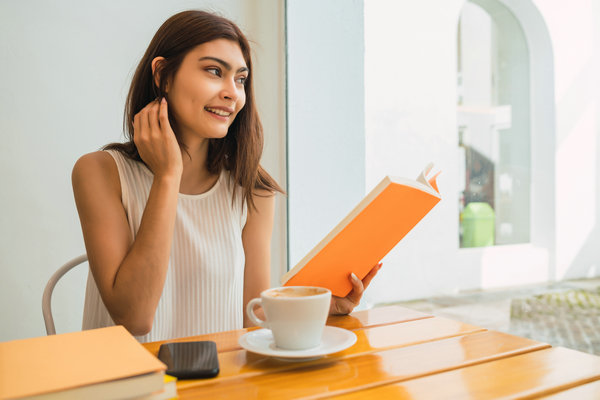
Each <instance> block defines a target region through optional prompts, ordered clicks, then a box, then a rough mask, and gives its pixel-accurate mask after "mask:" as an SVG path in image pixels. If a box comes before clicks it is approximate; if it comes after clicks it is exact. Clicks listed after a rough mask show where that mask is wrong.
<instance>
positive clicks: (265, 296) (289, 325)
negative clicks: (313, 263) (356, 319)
mask: <svg viewBox="0 0 600 400" xmlns="http://www.w3.org/2000/svg"><path fill="white" fill-rule="evenodd" d="M330 302H331V291H330V290H329V289H325V288H321V287H313V286H286V287H279V288H273V289H267V290H265V291H263V292H262V293H261V294H260V298H256V299H252V300H250V302H248V305H247V306H246V313H247V314H248V317H249V318H250V320H251V321H252V322H253V323H254V324H256V325H258V326H261V327H263V328H266V329H270V330H271V332H273V339H274V340H275V346H276V347H278V348H281V349H286V350H306V349H310V348H313V347H317V346H319V345H320V344H321V339H322V336H323V329H324V328H325V322H327V316H328V315H329V305H330ZM259 304H260V305H261V306H262V308H263V310H264V312H265V317H266V321H263V320H261V319H259V318H258V317H257V316H256V314H254V307H255V306H256V305H259Z"/></svg>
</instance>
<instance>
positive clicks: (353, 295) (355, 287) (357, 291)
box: [347, 272, 365, 304]
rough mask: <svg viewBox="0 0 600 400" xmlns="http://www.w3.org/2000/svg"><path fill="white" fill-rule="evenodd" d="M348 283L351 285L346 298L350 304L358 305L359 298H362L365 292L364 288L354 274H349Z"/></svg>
mask: <svg viewBox="0 0 600 400" xmlns="http://www.w3.org/2000/svg"><path fill="white" fill-rule="evenodd" d="M350 282H351V283H352V290H351V291H350V294H348V297H347V298H348V300H350V301H351V302H352V303H354V304H358V303H360V298H361V297H362V295H363V292H364V291H365V287H364V285H363V283H362V282H361V280H360V279H358V277H357V276H356V275H354V272H353V273H351V274H350Z"/></svg>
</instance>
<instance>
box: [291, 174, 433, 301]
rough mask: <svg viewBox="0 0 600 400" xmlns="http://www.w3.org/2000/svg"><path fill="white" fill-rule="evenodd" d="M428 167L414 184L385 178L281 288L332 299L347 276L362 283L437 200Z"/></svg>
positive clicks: (343, 289)
mask: <svg viewBox="0 0 600 400" xmlns="http://www.w3.org/2000/svg"><path fill="white" fill-rule="evenodd" d="M432 167H433V164H429V165H428V166H427V167H426V168H425V170H423V172H421V174H420V175H419V176H418V177H417V179H416V180H411V179H406V178H397V177H390V176H386V177H385V178H384V179H383V180H382V181H381V182H380V183H379V184H378V185H377V186H376V187H375V188H374V189H373V190H371V192H370V193H369V194H368V195H366V196H365V198H363V199H362V200H361V202H360V203H358V205H357V206H356V207H355V208H354V209H353V210H352V211H351V212H350V213H349V214H348V215H347V216H346V217H345V218H344V219H343V220H342V221H341V222H340V223H339V224H338V225H337V226H336V227H335V228H333V230H332V231H331V232H329V233H328V234H327V236H325V238H324V239H323V240H321V242H319V244H317V245H316V246H315V247H314V248H313V249H312V250H311V251H310V252H309V253H308V254H307V255H306V256H305V257H304V258H303V259H302V260H300V262H299V263H298V264H297V265H296V266H295V267H294V268H292V269H291V270H289V271H288V272H287V273H286V274H285V275H284V276H283V277H282V280H281V282H282V284H283V285H284V286H320V287H326V288H328V289H330V290H331V292H332V294H333V295H335V296H340V297H345V296H347V295H348V293H350V291H351V290H352V284H351V283H350V281H349V279H348V277H349V276H350V274H351V273H352V272H354V274H355V275H356V276H357V277H358V278H359V279H363V278H364V277H365V276H366V275H367V273H369V271H370V270H371V268H373V267H374V266H375V265H376V264H377V263H378V262H379V261H380V260H381V259H382V258H383V257H384V256H385V255H386V254H387V253H389V252H390V250H392V249H393V248H394V246H396V244H398V242H400V240H402V238H403V237H404V236H405V235H406V234H407V233H408V232H410V230H411V229H412V228H414V226H415V225H416V224H417V223H418V222H419V221H420V220H421V219H422V218H423V217H424V216H425V215H426V214H427V213H428V212H429V211H430V210H431V209H432V208H433V207H434V206H435V205H436V204H437V203H438V202H439V201H440V200H441V196H440V193H439V191H438V188H437V183H436V178H437V176H438V175H439V173H437V174H435V175H434V176H433V177H431V178H427V175H428V174H429V173H430V171H431V168H432Z"/></svg>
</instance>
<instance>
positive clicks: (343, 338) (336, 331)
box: [238, 326, 356, 361]
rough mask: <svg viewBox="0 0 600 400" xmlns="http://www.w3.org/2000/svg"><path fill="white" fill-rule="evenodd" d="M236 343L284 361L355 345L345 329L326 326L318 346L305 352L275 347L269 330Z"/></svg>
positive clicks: (312, 356)
mask: <svg viewBox="0 0 600 400" xmlns="http://www.w3.org/2000/svg"><path fill="white" fill-rule="evenodd" d="M238 343H239V344H240V346H242V347H243V348H244V349H246V350H248V351H251V352H253V353H257V354H262V355H264V356H270V357H275V358H279V359H282V360H285V361H308V360H314V359H317V358H321V357H323V356H325V355H327V354H332V353H337V352H338V351H342V350H345V349H347V348H348V347H350V346H352V345H353V344H354V343H356V335H355V334H354V332H351V331H349V330H346V329H342V328H336V327H334V326H326V327H325V329H324V330H323V339H322V341H321V344H320V345H319V346H317V347H313V348H312V349H307V350H284V349H279V348H277V347H275V342H274V341H273V334H272V333H271V331H270V330H269V329H258V330H255V331H251V332H248V333H246V334H244V335H243V336H242V337H240V339H239V340H238Z"/></svg>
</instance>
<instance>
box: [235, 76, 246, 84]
mask: <svg viewBox="0 0 600 400" xmlns="http://www.w3.org/2000/svg"><path fill="white" fill-rule="evenodd" d="M247 80H248V77H247V76H240V77H239V78H237V79H236V82H237V83H239V84H240V85H245V84H246V81H247Z"/></svg>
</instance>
